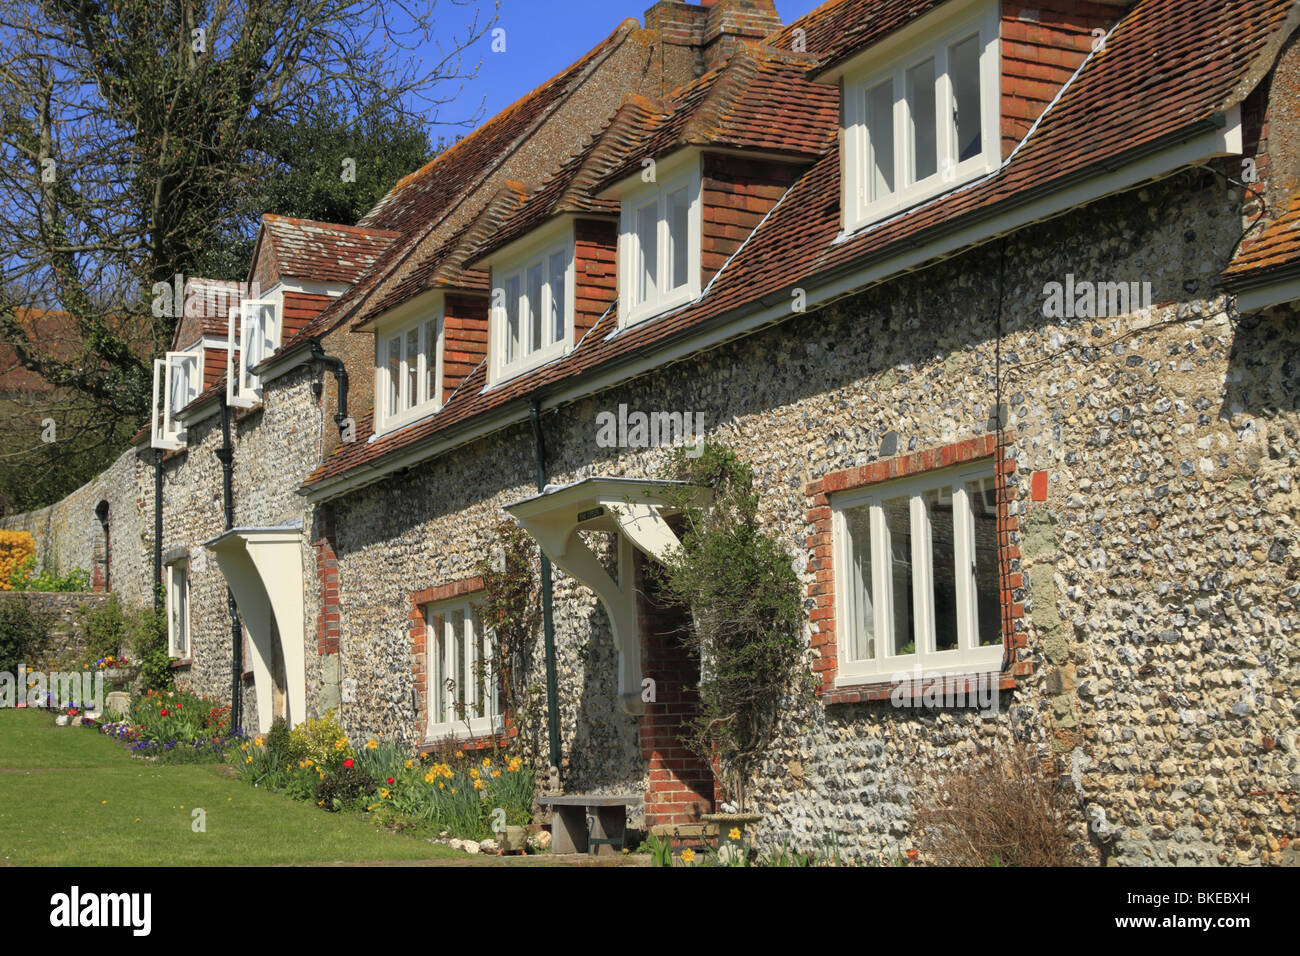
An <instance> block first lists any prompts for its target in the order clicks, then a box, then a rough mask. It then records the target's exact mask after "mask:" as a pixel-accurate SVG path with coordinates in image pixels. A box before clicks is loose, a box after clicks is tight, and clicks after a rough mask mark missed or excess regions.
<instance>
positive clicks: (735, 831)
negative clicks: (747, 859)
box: [727, 827, 740, 840]
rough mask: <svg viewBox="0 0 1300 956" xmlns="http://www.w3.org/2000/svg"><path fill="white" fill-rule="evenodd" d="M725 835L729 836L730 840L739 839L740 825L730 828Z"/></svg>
mask: <svg viewBox="0 0 1300 956" xmlns="http://www.w3.org/2000/svg"><path fill="white" fill-rule="evenodd" d="M727 836H728V837H730V838H731V839H732V840H739V839H740V827H732V828H731V829H730V830H728V831H727Z"/></svg>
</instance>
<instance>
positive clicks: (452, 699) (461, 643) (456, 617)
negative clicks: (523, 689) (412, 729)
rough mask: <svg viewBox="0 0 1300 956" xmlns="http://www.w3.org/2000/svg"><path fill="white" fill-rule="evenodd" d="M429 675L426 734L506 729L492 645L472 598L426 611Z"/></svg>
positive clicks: (479, 732) (433, 605)
mask: <svg viewBox="0 0 1300 956" xmlns="http://www.w3.org/2000/svg"><path fill="white" fill-rule="evenodd" d="M424 620H425V635H426V636H425V642H424V647H425V660H426V661H427V664H426V667H427V676H428V705H429V724H428V727H427V736H428V737H429V738H430V739H432V738H437V737H447V736H466V735H468V736H474V737H478V736H482V735H484V734H490V733H494V732H496V731H499V730H500V729H501V725H502V720H501V695H500V689H499V687H498V676H497V672H496V669H495V667H494V666H493V661H492V643H491V639H490V637H489V635H487V634H486V633H485V632H484V629H483V628H482V627H481V626H480V625H479V621H478V616H477V615H476V614H475V613H474V608H473V607H472V606H471V604H470V602H469V601H466V600H459V601H447V602H442V603H439V604H430V605H428V606H427V607H426V608H425V610H424Z"/></svg>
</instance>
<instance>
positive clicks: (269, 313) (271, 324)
mask: <svg viewBox="0 0 1300 956" xmlns="http://www.w3.org/2000/svg"><path fill="white" fill-rule="evenodd" d="M259 311H260V313H261V316H260V318H259V319H258V323H259V326H260V328H261V330H262V358H264V359H265V358H268V357H269V356H270V355H271V353H273V352H274V351H275V349H276V346H277V345H278V344H279V343H278V342H276V338H277V332H276V328H275V306H273V305H264V306H261V307H260V309H259Z"/></svg>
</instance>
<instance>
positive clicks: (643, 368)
mask: <svg viewBox="0 0 1300 956" xmlns="http://www.w3.org/2000/svg"><path fill="white" fill-rule="evenodd" d="M1241 142H1242V134H1241V110H1240V108H1239V107H1233V108H1232V109H1231V110H1229V111H1228V113H1227V122H1226V123H1225V125H1224V128H1222V129H1214V130H1210V131H1208V132H1197V133H1191V134H1190V135H1189V137H1188V138H1187V139H1186V140H1184V141H1183V142H1181V143H1179V144H1177V145H1175V146H1171V147H1169V148H1168V149H1164V150H1161V151H1159V152H1156V153H1152V154H1150V155H1148V156H1144V157H1141V158H1140V159H1137V160H1135V161H1134V162H1132V163H1130V164H1128V165H1126V166H1123V167H1121V168H1120V169H1118V170H1115V171H1113V172H1108V173H1103V174H1100V175H1097V176H1094V177H1091V178H1089V179H1087V180H1084V181H1082V182H1079V183H1075V184H1071V185H1069V186H1067V187H1066V188H1064V189H1061V190H1059V191H1057V192H1051V193H1048V194H1046V195H1044V196H1042V197H1040V198H1038V199H1033V200H1030V201H1029V202H1026V203H1022V204H1020V205H1016V206H1014V207H1012V208H1010V209H1007V210H1006V211H1005V212H1002V213H997V214H994V215H993V216H990V217H987V218H983V219H980V220H979V221H977V222H974V223H972V224H971V225H969V226H967V227H965V228H963V229H958V230H955V231H954V232H951V233H948V234H947V235H944V236H940V237H937V238H936V239H934V240H933V241H931V242H927V243H925V244H923V245H919V246H916V247H913V248H906V249H903V250H902V251H900V252H898V253H896V254H894V255H891V256H886V257H884V258H881V259H878V260H875V261H872V262H868V263H865V264H864V265H862V266H861V267H859V268H856V269H853V270H852V271H850V272H847V273H846V274H844V275H843V276H840V277H837V278H835V279H832V280H830V281H827V282H824V283H823V284H821V285H819V286H810V287H808V288H807V289H806V290H805V291H806V294H807V304H808V309H807V311H808V312H812V311H814V310H815V309H816V308H817V307H820V306H825V305H828V304H830V303H831V302H832V301H834V300H836V299H840V298H843V297H844V296H846V295H850V294H853V293H855V292H859V291H862V290H863V289H864V288H865V287H867V286H871V285H875V284H878V283H880V282H883V281H885V280H886V279H889V278H892V277H894V276H896V275H899V274H902V273H906V272H911V271H914V270H916V269H918V268H920V267H921V266H922V265H924V264H926V263H928V262H930V261H931V260H937V259H943V258H947V257H950V256H952V255H954V254H956V253H958V252H962V251H965V250H967V249H969V248H974V247H975V246H978V245H981V244H983V243H984V242H988V241H991V240H993V239H996V238H997V237H998V236H1001V235H1005V234H1007V233H1010V232H1014V231H1015V230H1017V229H1020V228H1023V227H1025V226H1028V225H1030V224H1031V223H1035V222H1041V221H1046V220H1049V219H1054V218H1056V217H1058V216H1061V215H1064V214H1066V213H1068V212H1070V211H1071V210H1073V209H1077V208H1079V207H1081V206H1086V205H1088V204H1090V203H1093V202H1097V201H1099V200H1101V199H1104V198H1106V197H1107V196H1112V195H1115V194H1117V193H1122V192H1126V191H1128V190H1130V189H1134V188H1136V187H1138V186H1140V185H1142V184H1143V183H1146V182H1150V181H1152V180H1155V179H1159V178H1161V177H1163V176H1166V175H1169V174H1172V173H1174V172H1177V171H1178V170H1180V169H1183V168H1186V167H1188V166H1194V165H1197V164H1199V163H1203V162H1205V161H1207V160H1210V159H1216V158H1219V157H1223V156H1239V155H1241ZM935 201H941V200H935ZM769 298H778V299H779V300H780V301H778V302H777V303H776V304H774V305H771V306H768V307H766V308H761V307H760V308H758V309H755V310H754V311H752V312H746V313H744V314H742V315H739V316H737V317H736V318H734V319H732V320H730V321H727V322H725V323H724V324H722V325H719V326H716V327H710V328H706V329H703V330H701V331H700V332H698V333H697V334H695V335H691V336H688V337H686V338H683V339H679V340H678V341H676V342H672V343H670V344H668V345H665V346H663V347H659V348H654V347H652V350H651V351H650V353H649V354H648V355H646V356H644V357H640V358H639V359H638V360H637V361H635V362H630V363H627V364H625V365H620V366H619V367H617V368H611V369H608V370H606V371H604V372H601V371H599V370H597V371H596V373H595V374H593V375H592V376H591V377H585V376H584V377H582V378H581V380H580V381H578V382H575V383H574V384H572V385H569V386H567V387H564V386H561V387H560V388H558V389H557V390H556V391H553V392H549V393H548V394H547V396H546V397H547V400H548V402H549V404H550V405H552V406H558V405H565V404H568V403H570V402H573V401H577V400H578V399H581V398H587V397H589V396H591V395H593V394H596V393H597V392H601V391H604V390H605V389H608V388H613V387H615V386H617V385H620V384H622V383H623V382H626V381H628V380H629V379H633V378H637V377H639V376H641V375H644V374H646V373H648V372H652V371H655V370H657V369H660V368H663V367H665V366H667V365H670V364H673V363H675V362H679V361H682V360H683V359H686V358H689V357H691V356H692V355H695V354H697V353H699V352H703V351H707V350H709V349H711V348H715V347H717V346H719V345H722V344H724V343H725V342H727V341H729V340H731V339H733V338H737V337H740V336H742V335H746V334H748V333H750V332H753V331H756V330H758V329H760V328H762V327H763V326H765V325H768V324H771V323H774V322H779V321H781V320H783V319H788V318H791V316H792V313H791V311H790V304H789V303H790V298H789V296H788V295H786V294H785V293H784V292H782V293H773V295H772V296H769ZM756 304H758V305H760V306H761V300H760V301H759V303H756ZM528 417H529V413H528V406H527V403H526V402H517V403H514V404H512V405H508V406H506V407H505V408H503V409H501V410H500V411H498V412H496V413H493V414H489V415H487V416H485V417H484V418H483V419H482V420H481V421H479V422H477V423H476V424H475V425H474V427H471V428H467V429H465V430H460V429H457V430H455V431H454V432H453V433H452V434H450V435H447V436H445V437H442V438H441V439H440V438H438V437H437V434H438V433H436V432H435V433H434V436H431V438H432V440H431V441H429V442H428V444H423V443H422V444H420V445H419V446H417V447H415V448H410V449H407V450H405V451H403V452H400V453H397V454H394V455H393V456H391V458H385V459H383V460H381V461H377V462H374V463H372V464H364V465H360V466H358V467H357V469H356V470H355V471H353V472H349V473H348V474H346V475H341V476H339V477H338V478H335V479H332V480H330V479H327V480H326V481H324V482H322V483H320V484H318V485H315V486H313V487H310V488H306V487H304V488H300V489H299V494H302V495H304V496H305V497H306V498H307V500H308V501H311V502H321V501H328V500H330V499H332V498H336V497H338V496H340V495H343V494H346V493H348V492H350V491H353V490H355V489H357V488H361V487H364V486H366V485H369V484H373V483H375V482H376V481H380V480H382V479H383V478H384V477H385V476H386V475H388V474H391V473H393V472H396V471H400V470H402V469H404V468H409V467H411V466H412V465H414V464H418V463H419V462H422V461H425V460H427V459H429V458H433V457H436V456H438V455H441V454H443V453H444V452H447V451H451V450H452V449H455V448H458V447H460V446H462V445H466V444H469V443H470V442H473V441H476V440H478V439H481V438H483V437H485V436H487V435H490V434H492V433H493V432H496V431H499V430H501V429H503V428H508V427H510V426H511V425H514V424H517V423H520V422H526V421H528Z"/></svg>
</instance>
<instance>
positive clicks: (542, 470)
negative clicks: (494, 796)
mask: <svg viewBox="0 0 1300 956" xmlns="http://www.w3.org/2000/svg"><path fill="white" fill-rule="evenodd" d="M539 411H540V410H539V408H538V406H537V399H535V398H534V399H533V400H532V401H530V402H529V403H528V417H529V420H530V421H531V422H532V423H533V452H534V454H535V455H536V456H537V490H538V491H539V492H541V491H545V490H546V446H545V445H544V444H543V442H542V422H541V419H540V418H539ZM542 635H543V638H544V639H545V642H546V725H547V731H548V733H549V736H550V742H551V766H552V767H555V768H556V769H557V770H558V769H559V767H560V715H559V712H558V710H557V709H556V703H555V702H556V700H557V699H558V697H559V694H558V691H557V689H556V681H555V618H554V615H553V613H552V606H551V559H550V558H548V557H547V556H546V552H545V551H543V552H542Z"/></svg>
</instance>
